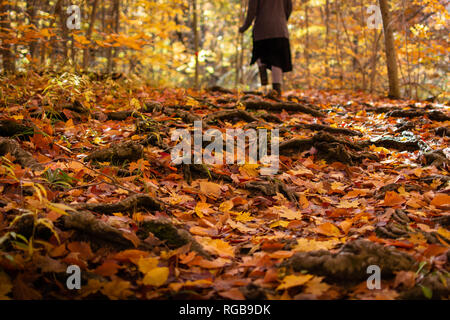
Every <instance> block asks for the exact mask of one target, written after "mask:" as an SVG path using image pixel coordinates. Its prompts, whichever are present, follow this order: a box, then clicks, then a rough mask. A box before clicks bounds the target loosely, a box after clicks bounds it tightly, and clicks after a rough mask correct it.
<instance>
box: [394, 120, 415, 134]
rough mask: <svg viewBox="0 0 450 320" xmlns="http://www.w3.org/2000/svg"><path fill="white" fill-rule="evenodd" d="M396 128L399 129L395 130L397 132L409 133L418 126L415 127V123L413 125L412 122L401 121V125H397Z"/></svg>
mask: <svg viewBox="0 0 450 320" xmlns="http://www.w3.org/2000/svg"><path fill="white" fill-rule="evenodd" d="M395 127H396V128H397V129H396V130H395V132H400V133H401V132H404V131H409V130H412V129H414V128H415V127H416V126H415V125H414V123H412V122H411V121H406V122H405V121H401V122H399V123H397V124H396V125H395Z"/></svg>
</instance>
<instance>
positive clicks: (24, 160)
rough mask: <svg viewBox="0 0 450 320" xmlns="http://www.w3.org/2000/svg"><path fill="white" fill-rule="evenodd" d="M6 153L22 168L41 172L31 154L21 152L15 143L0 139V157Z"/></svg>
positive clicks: (10, 140) (39, 166)
mask: <svg viewBox="0 0 450 320" xmlns="http://www.w3.org/2000/svg"><path fill="white" fill-rule="evenodd" d="M8 153H9V154H11V155H12V156H13V157H14V158H15V159H16V161H17V162H18V163H19V164H20V165H21V166H22V167H24V168H30V169H32V170H42V166H41V165H40V164H39V162H37V161H36V159H34V158H33V156H32V155H31V153H29V152H27V151H25V150H23V149H22V148H21V147H20V145H19V143H18V142H17V141H15V140H12V139H5V138H0V156H4V155H6V154H8Z"/></svg>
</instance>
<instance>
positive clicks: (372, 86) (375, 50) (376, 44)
mask: <svg viewBox="0 0 450 320" xmlns="http://www.w3.org/2000/svg"><path fill="white" fill-rule="evenodd" d="M381 35H382V32H381V31H380V32H378V30H377V29H374V31H373V50H372V51H373V55H372V71H371V74H370V93H372V92H373V91H374V90H375V80H376V76H377V62H378V50H379V43H380V39H381Z"/></svg>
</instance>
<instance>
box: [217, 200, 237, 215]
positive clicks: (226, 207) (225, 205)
mask: <svg viewBox="0 0 450 320" xmlns="http://www.w3.org/2000/svg"><path fill="white" fill-rule="evenodd" d="M233 207H234V203H233V201H231V200H227V201H225V202H222V203H221V204H220V206H219V210H220V211H222V212H225V213H227V212H229V211H230V210H231V209H233Z"/></svg>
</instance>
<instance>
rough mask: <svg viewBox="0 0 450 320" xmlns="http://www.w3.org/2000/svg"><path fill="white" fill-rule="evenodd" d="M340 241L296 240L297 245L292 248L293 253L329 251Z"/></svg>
mask: <svg viewBox="0 0 450 320" xmlns="http://www.w3.org/2000/svg"><path fill="white" fill-rule="evenodd" d="M339 243H340V241H339V240H337V239H331V240H327V241H317V240H314V239H311V240H309V239H303V238H302V239H297V245H296V246H295V247H294V250H295V251H301V252H309V251H318V250H330V249H333V248H334V247H335V246H336V245H337V244H339Z"/></svg>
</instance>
